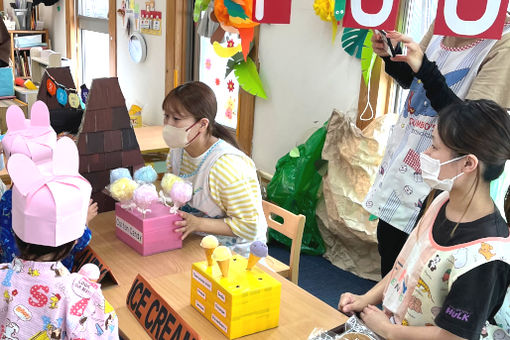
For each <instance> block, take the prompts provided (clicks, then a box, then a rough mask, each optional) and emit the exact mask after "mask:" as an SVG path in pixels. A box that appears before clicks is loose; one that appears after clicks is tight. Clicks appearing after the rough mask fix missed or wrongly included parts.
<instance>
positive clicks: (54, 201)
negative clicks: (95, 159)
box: [7, 137, 92, 247]
mask: <svg viewBox="0 0 510 340" xmlns="http://www.w3.org/2000/svg"><path fill="white" fill-rule="evenodd" d="M78 162H79V156H78V149H77V148H76V144H74V142H73V141H72V140H71V139H70V138H67V137H64V138H61V139H60V140H59V141H57V142H56V147H55V150H54V154H53V160H52V166H53V169H54V170H53V174H52V175H47V174H44V173H42V172H41V171H40V169H39V168H38V167H37V166H36V165H35V163H34V162H33V161H32V160H31V159H30V158H28V157H27V156H26V155H23V154H13V155H12V156H11V158H10V160H9V162H8V163H7V168H8V170H9V173H10V175H11V178H12V181H13V183H14V186H13V192H12V229H13V230H14V232H15V233H16V235H17V236H18V237H19V238H20V239H21V240H23V241H24V242H27V243H32V244H39V245H43V246H50V247H58V246H60V245H62V244H65V243H68V242H71V241H74V240H77V239H78V238H80V237H81V236H82V235H83V231H84V230H85V223H86V219H87V209H88V204H89V199H90V193H91V191H92V188H91V186H90V183H89V182H88V181H87V180H86V179H85V178H83V177H82V176H80V174H79V173H78Z"/></svg>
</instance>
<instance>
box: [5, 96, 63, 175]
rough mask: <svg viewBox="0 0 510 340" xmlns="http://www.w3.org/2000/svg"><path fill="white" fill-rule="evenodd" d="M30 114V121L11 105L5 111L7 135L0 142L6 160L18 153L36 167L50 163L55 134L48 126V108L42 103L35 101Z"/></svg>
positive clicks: (55, 138) (55, 140) (55, 139)
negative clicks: (32, 162)
mask: <svg viewBox="0 0 510 340" xmlns="http://www.w3.org/2000/svg"><path fill="white" fill-rule="evenodd" d="M30 114H31V119H30V120H28V119H25V115H24V114H23V111H22V110H21V109H20V108H19V107H18V106H16V105H11V106H10V107H9V108H8V109H7V114H6V121H7V133H6V135H5V137H4V138H3V140H2V146H3V149H4V151H5V155H6V158H7V159H9V157H10V156H11V155H14V154H17V153H20V154H23V155H25V156H27V157H28V158H30V159H32V161H34V163H35V164H36V165H38V166H39V165H42V164H45V163H47V162H50V163H51V159H52V156H53V149H54V148H55V145H56V142H57V134H56V133H55V130H53V128H52V127H51V125H50V112H49V111H48V107H47V106H46V104H45V103H43V102H42V101H36V102H35V103H34V105H32V110H31V112H30ZM44 168H45V167H44ZM44 168H43V170H49V171H51V169H44Z"/></svg>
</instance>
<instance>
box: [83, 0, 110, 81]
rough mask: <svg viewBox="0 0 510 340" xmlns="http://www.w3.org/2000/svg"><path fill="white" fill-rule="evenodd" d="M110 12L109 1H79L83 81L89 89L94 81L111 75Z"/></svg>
mask: <svg viewBox="0 0 510 340" xmlns="http://www.w3.org/2000/svg"><path fill="white" fill-rule="evenodd" d="M108 11H109V1H106V0H79V1H78V35H79V41H80V53H79V62H80V65H81V79H82V82H83V83H85V84H87V86H88V87H89V88H90V86H91V83H92V79H94V78H103V77H108V76H109V75H110V39H109V37H110V35H109V27H108Z"/></svg>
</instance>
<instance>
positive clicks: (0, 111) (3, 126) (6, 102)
mask: <svg viewBox="0 0 510 340" xmlns="http://www.w3.org/2000/svg"><path fill="white" fill-rule="evenodd" d="M11 105H17V106H19V107H20V108H21V109H22V110H23V113H24V114H25V118H28V105H27V104H26V103H23V102H22V101H21V100H18V99H2V100H0V130H1V132H2V134H5V133H6V132H7V123H6V121H5V114H6V113H7V109H8V108H9V106H11Z"/></svg>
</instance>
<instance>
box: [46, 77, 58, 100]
mask: <svg viewBox="0 0 510 340" xmlns="http://www.w3.org/2000/svg"><path fill="white" fill-rule="evenodd" d="M46 89H47V90H48V93H49V94H50V96H52V97H53V96H54V95H55V93H56V92H57V86H56V85H55V83H54V82H53V80H51V79H48V80H47V81H46Z"/></svg>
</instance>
